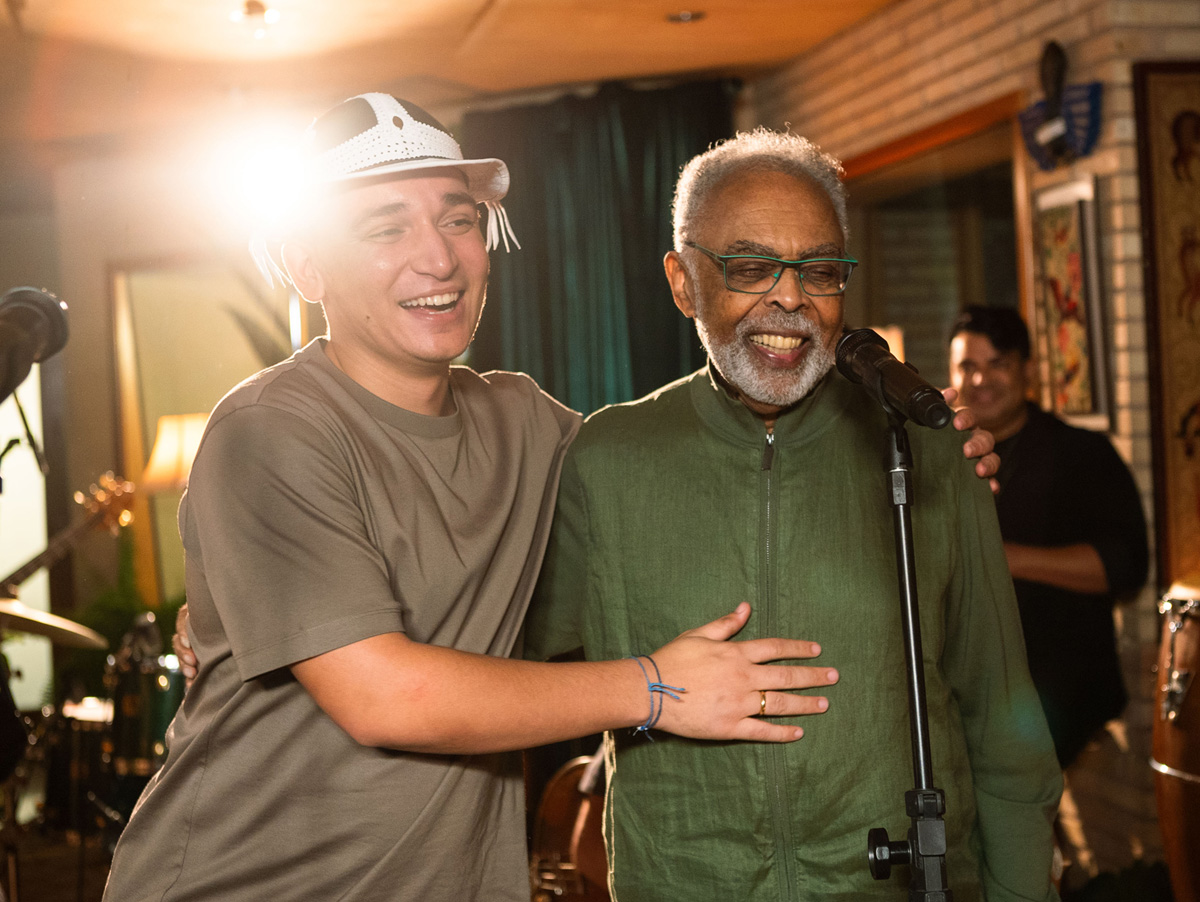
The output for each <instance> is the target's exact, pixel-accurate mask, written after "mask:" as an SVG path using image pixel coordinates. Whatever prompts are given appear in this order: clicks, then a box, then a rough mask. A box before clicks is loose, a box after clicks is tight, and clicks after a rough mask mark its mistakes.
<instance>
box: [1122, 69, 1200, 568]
mask: <svg viewBox="0 0 1200 902" xmlns="http://www.w3.org/2000/svg"><path fill="white" fill-rule="evenodd" d="M1133 75H1134V98H1135V112H1136V116H1137V136H1138V176H1139V180H1140V188H1141V200H1142V247H1143V261H1144V267H1145V292H1146V333H1147V334H1146V339H1147V343H1148V345H1149V352H1150V353H1149V358H1150V373H1149V377H1150V401H1151V410H1152V414H1153V419H1152V427H1151V434H1152V438H1153V443H1154V470H1155V473H1154V491H1155V504H1154V508H1155V527H1156V533H1157V545H1158V578H1159V584H1160V588H1165V587H1167V586H1169V585H1170V584H1171V583H1172V582H1174V581H1175V580H1177V579H1179V578H1180V577H1183V576H1185V575H1188V574H1194V573H1196V572H1198V571H1200V62H1184V63H1140V64H1137V65H1135V66H1134V67H1133Z"/></svg>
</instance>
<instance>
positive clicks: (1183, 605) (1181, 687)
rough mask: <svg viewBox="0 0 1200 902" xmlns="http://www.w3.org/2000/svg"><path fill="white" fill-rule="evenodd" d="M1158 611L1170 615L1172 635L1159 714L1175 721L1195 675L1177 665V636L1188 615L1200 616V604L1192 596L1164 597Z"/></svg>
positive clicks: (1167, 719)
mask: <svg viewBox="0 0 1200 902" xmlns="http://www.w3.org/2000/svg"><path fill="white" fill-rule="evenodd" d="M1158 613H1160V614H1166V615H1167V616H1168V618H1169V619H1168V620H1167V632H1168V634H1169V635H1170V637H1171V640H1170V645H1169V647H1168V650H1167V673H1166V677H1167V683H1166V685H1165V686H1164V687H1163V688H1164V690H1165V691H1164V693H1163V699H1162V706H1161V709H1160V711H1159V716H1160V717H1161V718H1162V719H1163V720H1165V721H1167V722H1169V723H1174V722H1175V719H1176V718H1177V717H1179V711H1180V709H1181V708H1182V707H1183V700H1184V699H1185V698H1186V697H1187V694H1188V689H1190V688H1191V685H1192V676H1193V674H1192V672H1191V671H1190V670H1178V669H1177V668H1176V667H1175V637H1176V636H1178V635H1179V633H1180V632H1181V631H1182V630H1183V627H1184V624H1185V623H1186V622H1187V619H1188V617H1193V616H1200V604H1197V602H1196V600H1195V599H1192V598H1187V599H1176V598H1163V599H1162V600H1161V601H1159V603H1158Z"/></svg>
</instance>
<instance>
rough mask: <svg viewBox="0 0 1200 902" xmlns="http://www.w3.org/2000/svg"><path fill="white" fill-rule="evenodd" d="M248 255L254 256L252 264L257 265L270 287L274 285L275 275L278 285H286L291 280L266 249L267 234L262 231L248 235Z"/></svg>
mask: <svg viewBox="0 0 1200 902" xmlns="http://www.w3.org/2000/svg"><path fill="white" fill-rule="evenodd" d="M250 256H251V257H253V258H254V265H255V266H256V267H258V271H259V272H260V273H262V276H263V278H264V279H266V280H267V285H269V286H270V287H271V288H274V287H275V277H276V276H278V277H279V284H280V285H287V284H288V283H290V282H291V279H289V278H288V274H287V273H286V272H284V271H283V269H282V268H281V267H280V265H279V264H278V263H276V262H275V258H274V257H272V256H271V252H270V251H269V250H268V249H267V236H266V235H265V234H263V233H262V232H255V233H254V234H253V235H251V236H250Z"/></svg>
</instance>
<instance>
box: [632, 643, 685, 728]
mask: <svg viewBox="0 0 1200 902" xmlns="http://www.w3.org/2000/svg"><path fill="white" fill-rule="evenodd" d="M629 657H631V658H632V659H633V660H634V661H637V666H638V667H640V668H641V670H642V676H644V677H645V678H646V688H647V689H648V690H649V691H650V716H649V717H647V718H646V722H645V723H644V724H642V725H641V726H640V727H636V728H635V729H634V731H633V732H634V733H635V734H637V733H641V734H642V735H643V736H645V737H646V738H647V739H649V740H650V741H651V742H653V741H654V737H653V736H651V735H650V730H651V728H652V727H654V726H655V725H656V724H657V723H658V719H659V718H660V717H662V706H663V700H662V697H663V696H664V695H669V696H671V698H673V699H675V700H676V701H678V700H679V696H678V695H676V694H675V693H676V692H687V690H686V689H684V688H683V687H681V686H668V685H666V684H665V683H663V682H662V674H661V673H660V672H659V670H658V665H657V664H656V663H655V662H654V658H652V657H650V655H630V656H629ZM641 658H645V659H646V660H647V661H649V662H650V666H651V667H653V668H654V680H653V681H652V680H651V679H650V674H649V673H647V672H646V668H645V666H644V665H643V664H642V662H641ZM655 693H657V696H656V695H655ZM656 702H657V704H656Z"/></svg>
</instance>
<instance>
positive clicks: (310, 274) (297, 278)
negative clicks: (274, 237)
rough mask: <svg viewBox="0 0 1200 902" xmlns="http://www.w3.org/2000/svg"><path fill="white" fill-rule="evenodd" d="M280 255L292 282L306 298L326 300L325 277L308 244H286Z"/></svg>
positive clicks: (312, 300) (315, 301)
mask: <svg viewBox="0 0 1200 902" xmlns="http://www.w3.org/2000/svg"><path fill="white" fill-rule="evenodd" d="M280 256H281V257H283V266H284V269H286V270H287V274H288V276H290V277H291V280H292V284H293V285H295V286H296V290H297V291H298V292H300V296H301V297H302V298H304V300H306V301H311V302H313V303H318V302H320V301H323V300H325V279H324V278H323V277H322V276H321V270H320V268H319V267H318V266H317V261H316V260H315V259H314V258H313V252H312V249H311V248H309V247H308V245H306V244H292V243H288V244H285V245H284V246H283V249H282V250H281V251H280Z"/></svg>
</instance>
